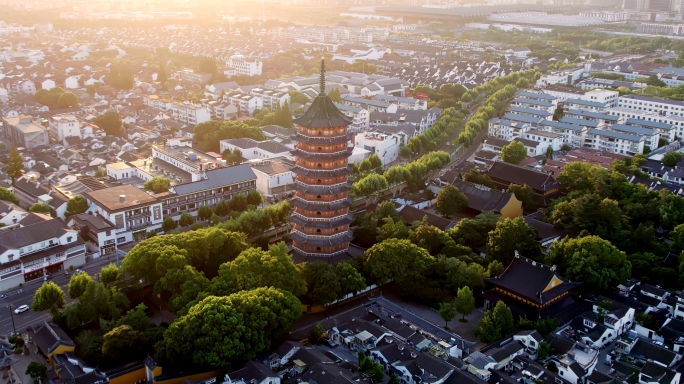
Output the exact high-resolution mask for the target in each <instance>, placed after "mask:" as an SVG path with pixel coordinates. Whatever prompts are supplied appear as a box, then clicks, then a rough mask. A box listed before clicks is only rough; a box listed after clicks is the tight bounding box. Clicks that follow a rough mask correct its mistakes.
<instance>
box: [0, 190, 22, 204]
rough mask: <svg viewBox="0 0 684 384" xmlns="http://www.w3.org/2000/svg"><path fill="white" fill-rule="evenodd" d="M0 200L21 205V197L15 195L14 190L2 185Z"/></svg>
mask: <svg viewBox="0 0 684 384" xmlns="http://www.w3.org/2000/svg"><path fill="white" fill-rule="evenodd" d="M0 200H4V201H9V202H10V203H13V204H16V205H19V199H17V197H16V196H15V195H14V192H12V191H11V190H9V189H7V188H5V187H0Z"/></svg>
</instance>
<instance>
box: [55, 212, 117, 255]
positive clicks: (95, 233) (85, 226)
mask: <svg viewBox="0 0 684 384" xmlns="http://www.w3.org/2000/svg"><path fill="white" fill-rule="evenodd" d="M67 225H68V226H69V227H70V228H73V229H76V230H78V231H81V233H84V232H85V233H87V234H88V237H89V238H90V240H91V241H93V242H94V243H97V246H98V247H99V250H100V256H107V255H111V254H114V253H116V250H117V247H116V228H115V227H114V225H113V224H112V223H110V222H109V221H107V220H105V218H104V217H102V216H99V215H95V214H92V213H80V214H78V215H73V216H71V217H69V219H68V222H67Z"/></svg>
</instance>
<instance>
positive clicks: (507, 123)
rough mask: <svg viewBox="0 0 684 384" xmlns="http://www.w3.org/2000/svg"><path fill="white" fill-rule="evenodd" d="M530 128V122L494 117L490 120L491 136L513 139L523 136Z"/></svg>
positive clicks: (507, 139)
mask: <svg viewBox="0 0 684 384" xmlns="http://www.w3.org/2000/svg"><path fill="white" fill-rule="evenodd" d="M529 129H530V125H529V124H525V123H522V122H515V121H511V120H506V119H498V118H493V119H491V120H489V132H488V134H489V136H491V137H496V138H498V139H503V140H506V141H513V140H515V139H517V138H519V137H522V135H523V133H525V132H526V131H528V130H529Z"/></svg>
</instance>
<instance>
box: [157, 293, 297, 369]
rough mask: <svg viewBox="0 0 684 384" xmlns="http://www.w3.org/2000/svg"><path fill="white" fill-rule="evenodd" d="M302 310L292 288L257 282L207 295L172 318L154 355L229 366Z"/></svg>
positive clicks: (184, 363)
mask: <svg viewBox="0 0 684 384" xmlns="http://www.w3.org/2000/svg"><path fill="white" fill-rule="evenodd" d="M299 316H301V304H300V302H299V300H297V298H296V297H295V296H294V295H292V294H291V293H290V292H287V291H281V290H277V289H275V288H270V287H269V288H257V289H253V290H250V291H241V292H238V293H235V294H232V295H230V296H224V297H216V296H209V297H207V298H205V299H204V300H202V301H200V302H199V303H198V304H196V305H195V306H193V307H192V308H190V310H189V311H188V313H187V314H186V315H185V316H182V317H180V318H178V319H176V321H175V322H174V323H173V324H171V326H170V327H169V329H168V330H167V331H166V332H165V333H164V340H163V341H161V342H160V343H158V344H157V348H156V349H157V359H159V360H158V361H160V362H163V363H165V364H171V363H172V364H174V365H176V366H178V367H183V366H186V367H187V366H195V367H197V366H199V367H217V368H220V367H229V366H231V365H232V366H233V368H234V367H235V366H236V365H233V364H235V363H242V362H244V361H247V360H250V359H253V358H255V357H256V355H257V353H259V352H261V351H264V350H266V349H267V348H268V347H269V346H270V343H271V340H272V339H273V337H274V336H276V335H278V334H279V333H281V332H283V331H285V330H286V329H287V328H288V327H290V325H292V323H293V322H294V321H295V320H297V319H298V318H299Z"/></svg>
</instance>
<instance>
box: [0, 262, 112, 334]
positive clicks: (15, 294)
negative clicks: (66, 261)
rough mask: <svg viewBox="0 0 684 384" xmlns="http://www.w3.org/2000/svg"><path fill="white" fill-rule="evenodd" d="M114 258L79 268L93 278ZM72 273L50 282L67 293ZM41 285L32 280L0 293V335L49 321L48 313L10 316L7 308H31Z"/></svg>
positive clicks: (61, 273) (56, 276)
mask: <svg viewBox="0 0 684 384" xmlns="http://www.w3.org/2000/svg"><path fill="white" fill-rule="evenodd" d="M123 256H125V253H124V252H123V251H119V261H121V260H123ZM115 262H116V256H114V255H110V258H107V257H106V256H104V257H99V258H97V259H94V260H92V261H90V262H89V263H87V264H86V265H84V266H83V267H81V269H82V270H83V271H85V272H87V273H89V274H90V275H91V276H95V275H96V274H98V273H99V272H100V269H102V267H104V266H105V265H107V264H109V263H115ZM71 275H72V272H71V271H69V276H68V277H67V276H65V274H64V272H58V273H54V274H53V275H52V278H51V279H49V280H50V281H54V282H55V283H56V284H57V285H59V286H60V287H62V289H64V292H65V293H66V292H67V285H68V284H69V278H70V277H71ZM42 284H43V279H36V280H32V281H30V282H28V283H26V284H24V286H23V287H19V288H16V289H13V290H10V291H5V292H0V293H2V294H6V295H7V297H6V298H0V334H2V335H8V334H10V333H12V332H13V329H16V331H17V332H24V331H25V330H26V328H27V327H29V326H31V325H34V324H37V323H40V322H42V321H43V320H45V319H49V318H50V317H51V316H50V314H49V313H48V312H33V311H31V310H28V311H26V312H24V313H20V314H18V315H14V316H11V313H10V309H9V306H10V305H11V306H12V308H17V307H19V306H20V305H24V304H25V305H28V306H31V301H32V300H33V294H34V293H35V292H36V290H37V289H38V288H39V287H40V286H41V285H42ZM66 300H67V303H68V302H70V301H72V300H71V299H69V296H68V295H67V297H66ZM12 319H14V325H12Z"/></svg>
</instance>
